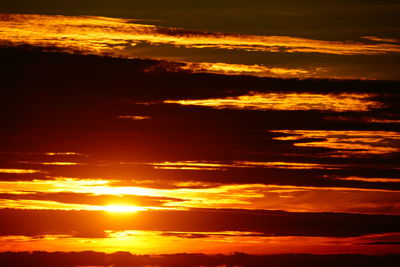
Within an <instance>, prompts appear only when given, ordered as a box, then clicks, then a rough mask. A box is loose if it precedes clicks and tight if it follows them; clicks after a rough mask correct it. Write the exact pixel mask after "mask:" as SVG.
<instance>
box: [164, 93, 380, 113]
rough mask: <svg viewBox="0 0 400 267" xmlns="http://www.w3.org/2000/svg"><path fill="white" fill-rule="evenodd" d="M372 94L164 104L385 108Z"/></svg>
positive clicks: (275, 95) (267, 95)
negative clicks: (373, 98)
mask: <svg viewBox="0 0 400 267" xmlns="http://www.w3.org/2000/svg"><path fill="white" fill-rule="evenodd" d="M372 97H374V95H371V94H350V93H342V94H315V93H256V92H252V93H250V94H249V95H241V96H237V97H225V98H211V99H196V100H192V99H185V100H165V101H164V103H169V104H180V105H194V106H206V107H212V108H216V109H248V110H327V111H335V112H346V111H359V112H362V111H368V110H371V109H375V108H381V107H383V104H382V103H380V102H377V101H374V100H371V98H372Z"/></svg>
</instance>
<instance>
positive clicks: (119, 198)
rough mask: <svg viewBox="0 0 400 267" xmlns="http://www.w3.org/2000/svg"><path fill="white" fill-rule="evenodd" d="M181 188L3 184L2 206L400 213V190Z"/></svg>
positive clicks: (94, 183) (239, 186) (64, 182)
mask: <svg viewBox="0 0 400 267" xmlns="http://www.w3.org/2000/svg"><path fill="white" fill-rule="evenodd" d="M179 185H180V186H182V187H181V188H180V187H179ZM176 186H177V187H176V188H171V189H157V188H150V187H140V186H135V187H133V186H118V185H114V182H113V181H107V180H98V181H96V180H79V179H56V180H34V181H15V182H0V188H1V190H0V193H1V194H2V195H1V199H0V207H1V208H17V209H57V210H58V209H61V210H106V211H107V210H112V209H114V210H118V209H120V210H121V211H122V210H123V209H125V210H128V209H129V207H131V208H132V209H134V210H137V209H140V208H143V209H172V210H175V209H177V210H179V209H190V208H216V209H224V208H239V207H240V208H242V209H265V210H285V211H291V212H350V213H372V214H388V213H389V214H399V215H400V206H399V205H398V203H399V202H400V191H395V190H384V189H360V188H345V187H312V186H289V185H288V186H282V185H265V184H229V185H220V184H209V185H208V186H204V185H203V186H202V187H197V188H196V187H193V188H188V187H187V184H186V185H185V184H177V185H176ZM346 203H347V204H346ZM349 203H351V204H349ZM113 207H114V208H113Z"/></svg>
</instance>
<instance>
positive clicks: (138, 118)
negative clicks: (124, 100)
mask: <svg viewBox="0 0 400 267" xmlns="http://www.w3.org/2000/svg"><path fill="white" fill-rule="evenodd" d="M150 118H151V117H150V116H138V115H121V116H118V119H124V120H133V121H140V120H149V119H150Z"/></svg>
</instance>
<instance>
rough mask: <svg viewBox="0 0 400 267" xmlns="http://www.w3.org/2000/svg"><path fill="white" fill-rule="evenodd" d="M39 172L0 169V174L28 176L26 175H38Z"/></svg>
mask: <svg viewBox="0 0 400 267" xmlns="http://www.w3.org/2000/svg"><path fill="white" fill-rule="evenodd" d="M40 172H42V171H40V170H29V169H0V173H9V174H28V173H40Z"/></svg>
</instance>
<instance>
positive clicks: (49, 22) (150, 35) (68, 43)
mask: <svg viewBox="0 0 400 267" xmlns="http://www.w3.org/2000/svg"><path fill="white" fill-rule="evenodd" d="M0 31H1V32H2V38H1V39H2V41H3V43H7V42H10V43H12V44H29V45H35V46H56V47H58V48H61V49H65V50H67V51H68V50H71V51H73V50H77V51H81V52H85V53H96V54H101V53H106V52H115V51H117V50H124V49H125V48H127V47H129V46H135V45H137V44H138V43H140V42H145V43H149V44H155V45H158V44H170V45H175V46H182V47H191V48H217V49H228V50H229V49H238V50H243V51H263V52H272V53H273V52H287V53H293V52H300V53H325V54H336V55H376V54H387V53H399V52H400V45H398V44H393V43H390V44H388V43H377V44H369V43H364V42H355V41H346V42H343V41H323V40H314V39H307V38H301V37H291V36H258V35H240V34H223V33H208V32H200V31H197V32H195V31H187V30H183V29H177V28H165V27H158V26H154V25H144V24H138V23H135V21H134V20H128V19H113V18H105V17H88V16H49V15H18V14H13V15H9V14H7V15H1V17H0ZM116 54H117V55H124V54H125V55H129V53H126V51H125V52H124V53H121V52H117V53H116Z"/></svg>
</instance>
